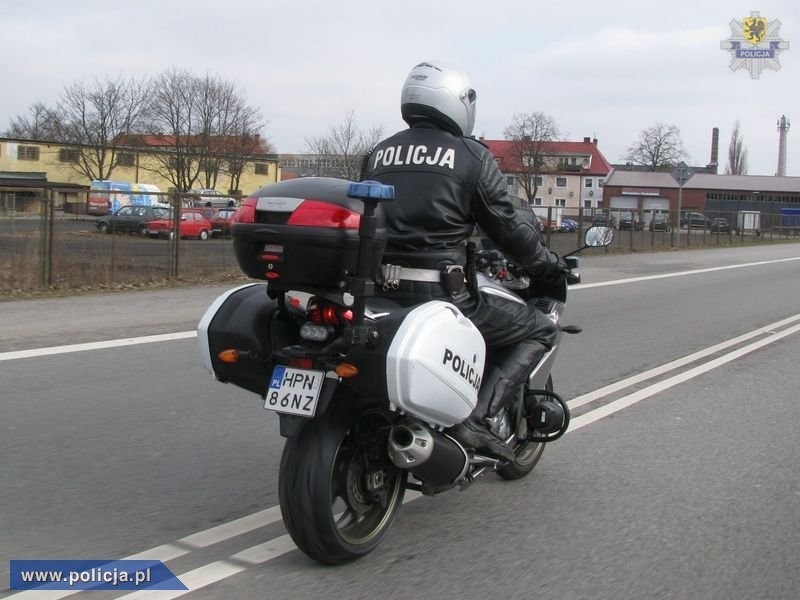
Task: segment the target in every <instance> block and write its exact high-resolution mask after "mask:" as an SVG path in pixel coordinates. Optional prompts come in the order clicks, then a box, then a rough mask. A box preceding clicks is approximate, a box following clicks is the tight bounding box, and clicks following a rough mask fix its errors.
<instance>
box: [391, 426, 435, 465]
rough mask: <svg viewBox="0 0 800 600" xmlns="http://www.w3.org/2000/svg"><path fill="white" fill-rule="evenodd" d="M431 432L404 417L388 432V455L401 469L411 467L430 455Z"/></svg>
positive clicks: (431, 447)
mask: <svg viewBox="0 0 800 600" xmlns="http://www.w3.org/2000/svg"><path fill="white" fill-rule="evenodd" d="M432 453H433V432H432V431H431V430H430V429H428V428H427V427H423V426H422V424H420V423H418V422H417V421H412V420H411V419H404V420H403V421H401V422H400V423H398V424H397V425H395V426H394V427H392V430H391V431H390V432H389V457H390V458H391V459H392V462H393V463H394V464H395V465H396V466H398V467H400V468H401V469H413V468H414V467H417V466H419V465H421V464H423V463H424V462H425V461H426V460H428V459H429V458H430V457H431V454H432Z"/></svg>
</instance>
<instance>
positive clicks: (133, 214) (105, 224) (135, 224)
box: [95, 206, 169, 233]
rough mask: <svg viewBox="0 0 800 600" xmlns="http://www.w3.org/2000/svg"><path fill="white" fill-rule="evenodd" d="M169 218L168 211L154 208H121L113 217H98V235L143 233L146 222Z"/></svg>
mask: <svg viewBox="0 0 800 600" xmlns="http://www.w3.org/2000/svg"><path fill="white" fill-rule="evenodd" d="M167 216H169V209H166V208H160V207H156V206H123V207H122V208H120V209H119V210H118V211H117V212H115V213H114V214H113V215H105V216H103V217H98V219H97V221H96V223H95V225H97V229H98V230H99V231H100V233H112V232H123V233H144V230H145V228H146V227H147V222H148V221H152V220H153V219H161V218H164V217H167Z"/></svg>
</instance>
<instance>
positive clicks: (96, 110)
mask: <svg viewBox="0 0 800 600" xmlns="http://www.w3.org/2000/svg"><path fill="white" fill-rule="evenodd" d="M146 97H147V86H146V84H145V83H143V82H138V81H135V80H132V79H131V80H123V79H121V78H117V79H105V80H99V79H95V80H94V81H92V82H77V83H73V84H71V85H67V86H65V87H64V90H63V91H62V93H61V96H60V97H59V100H58V104H57V105H56V107H55V108H49V107H47V106H45V105H44V104H42V103H40V102H37V103H35V104H33V105H32V106H31V108H30V117H18V118H16V119H13V120H12V121H11V127H10V129H9V130H8V133H7V135H9V136H10V137H23V138H27V139H34V140H48V141H54V142H59V143H61V144H64V145H67V146H69V147H68V148H65V149H64V150H63V152H64V153H63V155H62V157H61V160H62V161H63V162H66V163H68V164H69V165H70V166H71V167H72V169H73V170H74V171H75V172H77V173H79V174H80V175H83V176H85V177H87V178H89V179H108V178H109V177H110V176H111V173H112V172H113V171H114V168H115V167H116V166H117V162H118V151H119V148H120V145H121V144H123V143H124V136H125V135H126V134H130V133H131V132H134V131H136V130H137V128H139V127H140V126H141V117H142V110H143V108H144V104H145V98H146Z"/></svg>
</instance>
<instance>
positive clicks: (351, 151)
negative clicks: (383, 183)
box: [306, 110, 383, 181]
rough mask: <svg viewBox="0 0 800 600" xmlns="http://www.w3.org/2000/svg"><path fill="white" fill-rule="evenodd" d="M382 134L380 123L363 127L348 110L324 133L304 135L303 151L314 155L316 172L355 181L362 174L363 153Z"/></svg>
mask: <svg viewBox="0 0 800 600" xmlns="http://www.w3.org/2000/svg"><path fill="white" fill-rule="evenodd" d="M382 137H383V128H381V127H372V128H371V129H369V130H368V131H362V130H361V129H360V128H359V127H358V124H357V122H356V115H355V111H353V110H351V111H349V112H347V113H346V114H345V117H344V120H343V121H342V122H341V123H339V124H337V125H332V126H331V128H330V130H329V133H328V135H327V136H324V137H316V138H311V139H306V152H307V153H308V154H312V155H313V156H314V158H315V165H316V166H315V173H314V174H315V175H319V176H326V177H341V178H342V179H350V180H352V181H355V180H357V179H359V177H360V176H361V163H362V161H363V159H364V156H365V155H366V154H367V153H368V152H369V151H370V150H372V148H373V147H374V146H375V145H376V144H377V143H378V142H379V141H380V140H381V138H382Z"/></svg>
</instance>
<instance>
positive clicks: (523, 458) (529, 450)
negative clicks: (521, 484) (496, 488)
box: [497, 377, 553, 480]
mask: <svg viewBox="0 0 800 600" xmlns="http://www.w3.org/2000/svg"><path fill="white" fill-rule="evenodd" d="M544 388H545V389H546V390H547V391H549V392H552V391H553V378H552V377H548V378H547V384H546V385H545V386H544ZM521 427H522V429H523V432H521V433H524V435H525V437H527V433H528V429H527V425H526V423H525V420H524V419H523V421H522V424H521ZM544 446H545V443H544V442H530V441H528V440H527V439H522V440H520V441H519V442H518V443H517V445H516V446H515V447H514V456H515V458H514V462H513V463H508V464H506V465H505V466H503V467H500V468H499V469H497V474H498V475H500V477H502V478H503V479H508V480H513V479H521V478H523V477H525V475H527V474H528V473H530V472H531V471H533V467H535V466H536V463H538V462H539V459H540V458H542V454H543V453H544Z"/></svg>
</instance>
